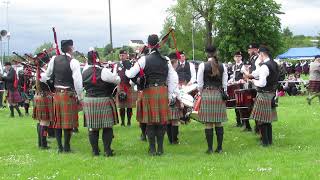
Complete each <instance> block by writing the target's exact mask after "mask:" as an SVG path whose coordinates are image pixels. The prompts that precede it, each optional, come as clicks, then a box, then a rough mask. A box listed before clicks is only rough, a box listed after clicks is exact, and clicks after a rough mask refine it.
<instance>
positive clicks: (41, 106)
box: [32, 95, 53, 121]
mask: <svg viewBox="0 0 320 180" xmlns="http://www.w3.org/2000/svg"><path fill="white" fill-rule="evenodd" d="M32 118H33V119H34V120H39V121H53V98H52V96H50V95H36V96H35V97H34V107H33V115H32Z"/></svg>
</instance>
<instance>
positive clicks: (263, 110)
mask: <svg viewBox="0 0 320 180" xmlns="http://www.w3.org/2000/svg"><path fill="white" fill-rule="evenodd" d="M274 96H275V94H274V93H267V92H263V93H262V92H258V94H257V98H256V101H255V103H254V106H253V110H252V113H251V116H250V119H254V120H256V121H258V122H262V123H271V122H273V121H276V120H277V119H278V117H277V110H276V108H271V101H272V98H273V97H274Z"/></svg>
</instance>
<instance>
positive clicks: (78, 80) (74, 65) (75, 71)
mask: <svg viewBox="0 0 320 180" xmlns="http://www.w3.org/2000/svg"><path fill="white" fill-rule="evenodd" d="M66 55H67V56H69V57H70V58H72V57H71V55H70V54H68V53H67V54H66ZM55 58H56V56H53V57H52V58H51V60H50V62H49V64H48V68H47V70H46V72H45V76H47V78H50V76H51V75H52V73H53V67H54V59H55ZM70 69H71V71H72V78H73V85H74V89H75V91H76V93H77V96H78V99H81V93H82V88H83V85H82V75H81V70H80V63H79V61H78V60H76V59H74V58H72V59H71V61H70ZM62 88H63V87H62Z"/></svg>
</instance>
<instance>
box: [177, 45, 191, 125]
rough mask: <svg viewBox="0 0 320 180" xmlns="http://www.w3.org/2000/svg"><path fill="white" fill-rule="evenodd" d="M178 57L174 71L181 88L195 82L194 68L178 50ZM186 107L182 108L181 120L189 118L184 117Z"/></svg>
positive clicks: (185, 120)
mask: <svg viewBox="0 0 320 180" xmlns="http://www.w3.org/2000/svg"><path fill="white" fill-rule="evenodd" d="M179 53H180V59H179V61H178V66H177V68H176V72H177V73H178V77H179V87H180V88H183V86H186V85H191V84H193V83H195V82H196V70H195V66H194V64H192V63H189V62H188V61H186V56H185V53H184V52H183V51H180V52H179ZM186 113H187V108H184V109H183V117H182V118H181V120H182V121H184V122H187V121H189V118H188V117H186V116H185V115H186Z"/></svg>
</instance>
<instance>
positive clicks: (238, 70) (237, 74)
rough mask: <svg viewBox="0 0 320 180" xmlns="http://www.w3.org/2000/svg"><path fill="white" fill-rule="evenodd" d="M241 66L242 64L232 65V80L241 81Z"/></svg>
mask: <svg viewBox="0 0 320 180" xmlns="http://www.w3.org/2000/svg"><path fill="white" fill-rule="evenodd" d="M242 66H243V63H241V64H239V65H236V64H235V65H234V68H233V69H234V80H235V81H239V80H240V79H243V73H241V68H242Z"/></svg>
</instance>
